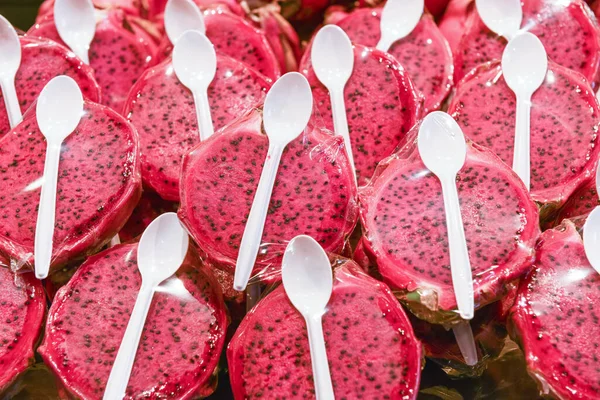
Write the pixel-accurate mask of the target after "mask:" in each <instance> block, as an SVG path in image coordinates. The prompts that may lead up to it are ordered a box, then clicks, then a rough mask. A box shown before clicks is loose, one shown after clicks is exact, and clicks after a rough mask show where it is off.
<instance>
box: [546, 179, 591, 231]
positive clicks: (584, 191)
mask: <svg viewBox="0 0 600 400" xmlns="http://www.w3.org/2000/svg"><path fill="white" fill-rule="evenodd" d="M598 206H600V197H599V196H598V187H597V186H596V183H595V181H594V179H593V177H590V178H588V179H587V180H586V181H585V183H584V184H583V185H581V187H580V188H579V189H578V190H577V191H575V193H573V194H572V195H571V197H569V200H567V202H566V203H565V205H564V206H563V207H562V208H561V209H560V210H559V211H558V216H557V217H556V219H555V220H554V224H559V223H560V222H562V220H564V219H570V220H571V221H572V222H573V223H574V224H575V225H576V226H577V227H579V228H581V227H583V224H584V223H585V221H586V219H587V216H588V215H589V214H590V213H591V212H592V211H593V210H594V208H596V207H598Z"/></svg>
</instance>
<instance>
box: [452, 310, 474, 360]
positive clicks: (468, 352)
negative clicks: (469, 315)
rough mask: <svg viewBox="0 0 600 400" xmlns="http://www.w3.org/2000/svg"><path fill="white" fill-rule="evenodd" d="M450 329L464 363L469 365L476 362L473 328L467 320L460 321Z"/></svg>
mask: <svg viewBox="0 0 600 400" xmlns="http://www.w3.org/2000/svg"><path fill="white" fill-rule="evenodd" d="M452 331H453V332H454V337H455V338H456V343H457V344H458V348H459V349H460V353H461V354H462V356H463V358H464V359H465V363H466V364H467V365H471V366H472V365H475V364H477V347H475V339H474V338H473V330H472V329H471V324H469V321H461V322H460V323H459V324H458V325H456V326H454V328H452Z"/></svg>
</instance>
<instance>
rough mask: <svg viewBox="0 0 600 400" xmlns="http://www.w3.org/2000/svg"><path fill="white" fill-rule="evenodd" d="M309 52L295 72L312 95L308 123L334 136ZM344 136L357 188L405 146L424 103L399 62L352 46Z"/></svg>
mask: <svg viewBox="0 0 600 400" xmlns="http://www.w3.org/2000/svg"><path fill="white" fill-rule="evenodd" d="M310 54H311V50H310V47H309V48H308V49H307V50H306V51H305V53H304V57H303V59H302V62H301V64H300V70H301V71H302V73H304V74H305V75H306V76H307V79H308V82H309V83H310V85H311V87H312V90H313V98H314V106H315V109H316V111H317V112H315V113H313V118H312V119H313V121H315V123H318V124H324V126H325V127H326V128H328V129H330V130H333V118H332V115H331V99H330V94H329V91H328V90H327V88H326V87H325V86H323V85H322V84H321V82H320V81H319V79H318V78H317V77H316V75H315V73H314V71H313V69H312V65H311V56H310ZM344 100H345V107H346V115H347V120H348V130H349V135H350V141H351V144H352V154H353V156H354V165H355V167H356V175H357V177H358V185H359V186H362V185H364V184H366V183H367V182H368V181H369V179H370V178H371V176H372V175H373V171H374V170H375V166H376V165H377V163H378V162H379V161H381V160H382V159H383V158H385V157H387V156H389V155H390V154H391V153H392V152H393V151H394V149H395V148H396V147H397V146H399V145H402V144H404V143H406V134H407V132H408V131H409V130H410V128H411V127H412V126H413V125H414V124H415V123H416V122H417V121H418V119H419V117H420V116H421V112H422V105H423V104H422V103H423V98H422V97H421V95H420V94H419V93H418V92H417V91H416V89H415V87H414V85H413V83H412V81H411V79H410V78H409V77H408V74H407V73H406V71H405V70H404V68H403V67H402V66H401V65H400V63H398V61H397V60H396V59H395V58H394V57H392V56H391V55H389V54H387V53H383V52H381V51H379V50H377V49H372V48H368V47H364V46H361V45H359V44H354V70H353V72H352V75H351V76H350V79H348V82H347V83H346V85H345V87H344Z"/></svg>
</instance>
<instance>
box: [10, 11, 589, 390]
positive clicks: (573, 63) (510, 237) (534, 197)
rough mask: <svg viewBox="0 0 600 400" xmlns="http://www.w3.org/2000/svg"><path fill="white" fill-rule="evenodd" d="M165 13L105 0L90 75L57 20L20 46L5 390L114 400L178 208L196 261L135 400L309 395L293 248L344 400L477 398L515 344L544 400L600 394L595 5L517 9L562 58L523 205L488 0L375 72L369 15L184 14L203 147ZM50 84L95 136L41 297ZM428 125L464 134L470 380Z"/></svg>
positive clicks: (417, 34) (439, 14) (455, 14)
mask: <svg viewBox="0 0 600 400" xmlns="http://www.w3.org/2000/svg"><path fill="white" fill-rule="evenodd" d="M166 3H167V1H166V0H93V4H94V7H95V13H96V21H97V22H96V31H95V35H94V39H93V41H92V43H91V46H90V49H89V65H88V63H86V62H84V61H82V60H81V59H79V58H78V57H77V56H75V55H74V54H73V53H72V52H71V51H70V50H69V49H68V48H67V46H66V44H65V43H63V41H62V40H61V36H60V35H59V33H58V31H57V28H56V26H55V20H54V0H46V1H45V2H44V3H43V4H42V6H41V8H40V11H39V14H38V18H37V21H36V24H35V25H34V26H33V27H31V29H30V30H29V31H28V32H27V33H23V34H21V35H20V36H19V40H20V43H21V50H22V60H21V65H20V68H19V70H18V73H17V75H16V78H15V86H16V94H17V97H18V99H19V103H20V105H21V110H22V112H23V113H24V114H23V118H22V121H21V122H20V123H19V124H18V125H16V126H13V127H12V128H11V123H10V121H9V115H8V113H7V111H6V110H5V108H4V107H0V142H1V145H0V173H1V174H2V179H0V193H1V195H0V196H1V197H0V199H1V201H0V213H1V215H2V221H3V224H2V225H1V227H0V257H2V258H1V261H0V262H1V263H2V264H3V267H2V268H0V287H1V288H2V289H1V290H0V392H2V391H5V390H10V389H9V388H11V385H12V384H13V383H14V382H15V381H16V380H17V379H18V378H19V376H20V375H21V374H22V373H23V372H24V371H26V370H27V368H28V367H29V366H30V365H32V364H33V363H34V359H35V357H36V353H37V354H38V355H39V356H41V359H42V360H43V363H45V364H46V366H47V367H48V368H49V369H50V370H51V371H52V373H53V374H54V375H55V377H56V378H57V382H58V384H57V385H58V387H59V392H60V395H61V396H62V397H64V398H72V397H75V398H83V399H100V398H102V396H103V394H104V389H105V387H106V383H107V380H108V377H109V374H110V371H111V368H112V366H113V363H114V360H115V357H116V354H117V351H118V349H119V346H120V343H121V339H122V338H123V334H124V332H125V328H126V326H127V323H128V321H129V317H130V315H131V312H132V308H133V305H134V303H135V298H136V295H137V293H138V291H139V290H140V286H141V277H140V274H139V271H138V268H137V247H138V241H139V236H140V235H141V233H142V232H143V230H144V229H145V227H147V226H148V225H149V223H150V222H151V221H152V220H153V219H155V218H156V217H157V216H158V215H160V214H162V213H164V212H167V211H176V212H178V215H179V218H180V220H181V222H182V223H183V224H184V226H185V227H186V229H187V230H188V232H189V234H190V236H191V238H192V239H193V245H192V246H190V249H189V252H188V255H187V257H186V260H185V262H184V264H183V265H182V266H181V268H180V269H179V271H178V272H177V273H176V275H174V276H173V277H172V278H170V279H169V280H168V281H166V282H165V283H164V284H163V285H162V287H161V290H159V291H158V292H157V294H156V296H155V297H154V300H153V302H152V305H151V308H150V312H149V314H148V319H147V320H146V323H145V326H144V331H143V334H142V337H141V341H140V345H139V348H138V351H137V356H136V361H135V364H134V368H133V371H132V374H131V378H130V380H129V386H128V388H127V398H146V397H148V398H173V399H189V398H197V397H207V396H210V395H211V393H213V391H214V390H215V388H216V385H217V377H219V379H222V378H228V380H229V381H230V383H231V390H232V392H233V397H234V398H235V399H246V398H265V399H296V398H298V399H300V398H314V397H315V389H314V383H313V376H312V373H313V372H312V368H311V358H310V351H309V343H308V337H307V331H306V326H305V324H304V322H303V320H302V317H301V315H300V313H299V312H298V311H297V310H296V309H295V308H294V307H293V306H292V304H291V303H290V301H289V300H288V298H287V296H286V292H285V291H284V289H283V287H282V285H281V262H282V256H283V253H284V251H285V248H286V245H287V244H288V243H289V241H290V240H291V239H292V238H294V237H295V236H297V235H300V234H306V235H310V236H312V237H313V238H314V239H316V240H317V241H318V242H319V244H320V245H321V246H322V247H323V248H324V249H325V250H326V251H327V252H328V253H329V254H330V259H331V263H332V268H333V275H334V283H333V294H332V297H331V300H330V302H329V305H328V310H327V312H326V314H325V315H324V317H323V331H324V335H325V341H326V347H327V355H328V359H329V364H330V371H331V378H332V382H333V387H334V392H335V396H336V398H338V399H359V398H364V399H377V398H389V399H413V398H417V396H418V394H419V384H420V381H421V374H422V368H423V366H424V362H425V361H424V360H425V358H427V359H429V360H432V361H434V362H436V363H438V364H441V365H442V366H444V369H445V371H446V372H447V373H449V374H451V375H452V376H455V377H456V376H465V375H466V376H474V375H478V374H481V373H482V372H483V371H484V370H485V369H486V367H487V365H488V363H489V362H490V361H491V360H494V359H495V358H497V357H498V356H500V355H501V354H502V350H503V348H504V346H505V343H510V339H511V338H512V339H513V340H515V341H516V342H517V343H518V344H519V346H520V347H521V349H522V351H523V353H524V354H525V359H526V362H527V368H528V372H529V374H530V375H531V376H532V377H533V378H534V379H535V380H536V381H537V382H538V383H539V384H540V386H539V389H540V391H541V392H543V393H545V394H550V395H553V396H555V397H557V398H561V399H567V398H569V399H570V398H573V399H575V398H577V399H591V398H600V360H599V359H600V347H599V346H598V345H597V344H596V342H597V338H598V337H600V312H597V311H595V306H596V305H598V304H600V275H599V274H598V272H596V271H595V270H594V269H593V268H592V266H591V263H590V261H589V260H588V259H587V257H586V252H585V250H584V244H583V240H582V238H581V230H580V229H581V227H582V225H583V223H584V222H585V221H586V217H587V216H588V215H589V214H590V212H591V211H592V210H593V209H594V208H595V207H596V206H599V205H600V198H599V196H598V191H597V185H598V183H597V182H598V180H597V170H598V165H599V159H600V143H599V141H600V139H599V138H598V130H599V129H600V106H599V104H598V101H597V99H596V95H595V92H596V91H597V89H598V85H599V84H600V26H599V24H598V21H597V19H596V17H595V15H594V11H593V10H596V11H597V12H598V13H600V1H598V2H597V3H596V4H587V3H586V2H585V1H584V0H523V1H522V2H521V3H522V10H523V21H522V25H521V27H522V29H523V30H527V31H529V32H531V33H534V34H535V35H536V36H537V37H538V38H539V39H540V40H541V42H542V43H543V45H544V47H545V49H546V51H547V54H548V58H549V62H548V71H547V74H546V78H545V80H544V82H543V84H542V86H541V87H540V88H539V89H538V90H537V91H536V92H535V93H534V95H533V97H532V100H531V103H532V107H531V128H530V129H531V186H530V188H527V187H526V186H525V185H524V184H523V182H522V181H521V179H520V178H519V177H518V176H517V174H516V173H515V172H514V171H513V170H512V169H511V167H510V166H509V165H510V164H511V161H512V158H513V151H514V141H515V116H516V98H515V95H514V93H513V92H512V91H511V89H510V88H509V86H508V85H507V84H506V82H505V81H504V78H503V74H502V65H501V62H500V59H501V57H502V51H503V49H504V47H505V46H506V40H505V39H504V38H503V37H500V36H498V35H496V34H494V33H492V32H491V31H490V30H489V29H488V28H487V27H486V25H484V23H483V22H482V20H481V18H480V16H479V14H478V11H477V8H476V7H475V4H474V0H452V1H450V2H448V1H443V0H438V1H434V0H431V1H426V2H425V3H426V7H427V10H426V11H425V12H424V14H423V15H422V17H421V19H420V21H419V23H418V24H417V26H416V27H415V28H414V29H413V30H412V32H411V33H410V34H409V35H408V36H407V37H405V38H403V39H401V40H398V41H396V42H394V43H393V44H392V45H391V47H390V48H389V50H388V51H387V52H383V51H381V50H378V49H376V48H375V46H376V45H377V43H378V41H379V39H380V36H381V31H380V20H381V12H382V7H383V3H379V2H376V1H357V2H356V3H353V4H350V3H349V2H348V3H338V4H334V5H332V4H330V2H328V1H327V0H312V1H308V0H305V1H301V0H297V1H286V2H277V1H275V2H261V1H255V0H251V1H246V0H244V1H241V2H238V1H235V0H194V3H195V5H196V6H197V7H199V9H200V10H201V11H202V13H203V18H204V23H205V26H206V36H207V37H208V38H209V39H210V41H211V42H212V43H213V45H214V47H215V50H216V54H217V72H216V75H215V78H214V80H213V81H212V83H211V84H210V86H209V88H208V99H209V104H210V111H211V117H212V122H213V125H214V128H215V133H214V134H213V135H212V136H210V137H209V138H208V139H206V140H204V141H200V137H201V132H200V128H199V124H198V122H197V117H196V108H195V99H194V96H193V94H192V92H190V91H189V90H188V88H187V87H186V86H184V85H183V84H182V83H181V82H180V81H179V79H178V77H177V75H176V74H174V72H173V59H172V51H173V45H172V44H171V41H170V40H169V39H168V37H167V35H166V33H165V22H164V11H165V6H166ZM448 3H449V4H448ZM323 24H335V25H337V26H339V27H340V28H341V29H343V30H344V31H345V32H346V33H347V35H348V37H349V38H350V40H351V41H352V44H353V49H354V70H353V72H352V75H351V76H350V78H349V80H348V82H347V84H346V86H345V90H344V99H345V105H346V107H345V108H346V114H347V120H348V129H349V134H350V139H351V145H352V146H351V147H352V148H351V151H352V154H353V155H354V166H355V171H353V170H352V168H353V166H352V165H353V164H352V162H351V160H350V159H349V157H348V150H350V149H346V148H345V147H344V140H343V139H342V138H341V137H339V136H337V135H335V134H334V133H333V131H334V123H333V117H332V105H331V101H330V94H329V92H328V89H327V88H326V87H325V86H323V85H322V84H321V82H320V81H319V79H318V78H317V76H316V73H315V71H314V70H313V65H312V60H311V52H310V49H311V45H312V39H313V38H314V35H315V34H316V32H317V31H318V30H319V29H320V28H321V27H322V26H323ZM297 32H300V33H301V36H302V39H305V40H304V41H301V39H300V38H299V36H298V33H297ZM296 70H297V71H300V72H301V73H302V74H304V75H305V76H306V78H307V79H308V82H309V83H310V85H311V89H312V94H313V98H314V110H313V114H312V117H311V119H310V121H309V123H308V126H307V128H306V129H305V130H304V132H302V134H301V135H300V136H299V137H298V138H296V139H295V140H293V141H292V142H291V143H290V144H289V145H288V146H287V147H286V148H285V150H284V152H283V156H282V159H281V164H280V168H279V170H278V173H277V176H276V179H275V185H274V188H273V191H272V195H271V199H270V202H269V208H268V214H267V218H266V221H265V225H264V233H263V235H262V238H261V246H260V252H259V255H258V258H257V260H256V263H255V265H254V268H253V271H252V277H251V281H250V283H251V284H250V286H251V289H249V291H248V293H245V292H238V291H235V290H233V287H232V286H233V284H232V282H233V273H234V270H235V266H236V259H237V256H238V252H239V248H240V243H241V240H242V236H243V234H244V228H245V226H246V222H247V219H248V215H249V213H250V208H251V206H252V203H253V199H254V196H255V193H256V191H257V186H258V182H259V177H260V175H261V171H262V168H263V163H264V160H265V156H266V154H267V150H268V147H269V141H268V138H267V136H266V134H265V132H264V126H263V113H262V106H263V102H264V100H265V96H266V94H267V92H268V91H269V89H270V87H271V86H272V85H273V83H274V82H275V81H276V80H277V79H278V78H279V77H280V76H281V75H283V74H284V73H286V72H288V71H296ZM59 75H68V76H70V77H72V78H73V79H74V80H75V81H76V82H77V84H78V85H79V87H80V88H81V91H82V93H83V96H84V98H85V103H84V115H83V117H82V119H81V121H80V123H79V125H78V126H77V129H76V130H75V131H74V132H73V133H72V134H71V135H69V136H68V137H67V138H66V139H65V141H64V143H63V145H62V149H61V155H60V166H59V174H58V184H57V196H56V222H55V225H54V236H53V244H54V245H53V251H52V261H51V266H50V275H49V277H48V278H47V279H45V280H43V281H40V280H38V279H36V278H35V276H34V274H33V273H32V272H31V271H32V269H33V264H34V263H33V260H34V255H33V253H34V241H35V239H34V238H35V233H36V220H37V214H38V206H39V203H40V192H41V190H40V188H41V186H42V184H43V174H44V172H43V171H44V163H45V156H46V141H45V139H44V136H43V135H42V133H41V132H40V128H39V127H38V122H37V118H36V107H35V105H36V101H37V98H38V96H39V94H40V92H41V91H42V89H43V88H44V86H45V85H46V84H47V83H48V82H49V81H50V80H51V79H52V78H54V77H56V76H59ZM2 92H3V94H5V92H4V86H3V90H2ZM0 97H2V95H0ZM2 102H3V101H0V103H2ZM436 110H444V111H447V112H448V113H449V114H450V115H451V116H452V117H453V118H454V119H455V120H456V121H457V122H458V124H459V125H460V127H461V128H462V130H463V132H464V133H465V136H466V138H467V155H466V160H465V164H464V167H463V168H462V169H461V170H460V172H459V173H458V176H457V189H458V195H459V199H460V205H461V210H462V219H463V222H464V228H465V236H466V241H467V247H468V253H469V257H470V261H471V264H472V270H473V283H474V300H475V308H476V314H475V318H474V319H473V320H472V321H471V328H472V332H473V335H474V340H475V344H476V350H477V358H478V360H479V362H478V363H477V364H476V365H467V363H466V362H465V360H464V358H463V356H462V354H461V352H460V350H459V349H458V347H457V344H456V341H455V340H454V337H453V336H452V335H451V334H450V333H449V332H450V330H451V329H453V328H456V327H457V326H460V325H461V324H464V321H463V320H462V319H461V318H460V315H459V313H458V312H457V302H456V297H455V293H454V287H453V282H452V276H451V268H450V257H449V244H448V235H447V229H446V219H445V209H444V199H443V197H442V189H441V184H440V181H439V180H438V179H437V177H436V175H434V174H433V173H431V172H430V171H429V170H428V169H427V168H426V167H425V165H424V163H423V161H422V160H421V158H420V155H419V151H418V149H417V139H416V138H417V134H418V130H419V127H420V125H421V120H422V118H423V117H424V116H425V115H427V114H428V113H429V112H431V111H436ZM355 174H356V177H357V180H355ZM117 239H118V240H117ZM111 240H112V242H111ZM119 240H120V242H121V244H117V243H116V242H118V241H119ZM261 290H262V291H263V295H262V296H261V299H260V300H259V301H258V302H256V299H255V298H254V296H255V295H256V292H257V291H261ZM254 303H256V304H254ZM38 343H41V344H39V346H38ZM222 355H226V357H223V358H222ZM38 359H39V357H38ZM13 386H14V385H13Z"/></svg>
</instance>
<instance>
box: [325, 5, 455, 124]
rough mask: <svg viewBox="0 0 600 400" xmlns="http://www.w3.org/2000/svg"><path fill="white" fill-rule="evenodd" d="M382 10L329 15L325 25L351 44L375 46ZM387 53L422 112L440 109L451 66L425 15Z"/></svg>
mask: <svg viewBox="0 0 600 400" xmlns="http://www.w3.org/2000/svg"><path fill="white" fill-rule="evenodd" d="M381 10H382V8H381V7H379V8H357V9H355V10H354V11H352V12H350V13H349V14H348V13H346V12H336V13H331V14H329V16H328V18H327V19H326V20H325V22H326V23H335V24H336V25H338V26H340V27H341V28H342V29H343V30H344V31H345V32H346V33H347V34H348V37H349V38H350V40H351V41H352V42H353V43H359V44H362V45H364V46H368V47H375V46H376V45H377V42H378V41H379V38H380V37H381V30H380V27H379V26H380V20H381ZM389 53H390V54H391V55H392V56H394V57H395V58H396V60H398V61H399V62H400V64H402V66H403V67H404V68H405V69H406V72H407V73H408V76H410V78H411V80H412V81H413V83H414V85H415V87H416V88H417V90H419V91H420V92H421V93H422V94H423V96H424V97H425V112H426V113H427V111H433V110H436V109H438V108H440V106H441V104H442V102H443V101H444V99H445V98H446V97H447V96H448V93H450V88H451V87H452V75H453V73H454V66H453V63H452V52H451V50H450V46H448V43H447V42H446V39H445V38H444V36H443V35H442V33H441V32H440V30H439V29H438V27H437V25H436V24H435V22H434V21H433V18H432V17H431V15H429V14H427V13H425V14H423V16H422V17H421V21H420V22H419V23H418V24H417V26H416V27H415V29H414V30H413V31H412V32H411V33H410V35H408V36H407V37H405V38H404V39H401V40H398V41H396V42H394V44H392V46H391V47H390V49H389Z"/></svg>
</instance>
